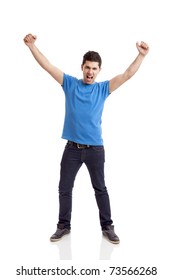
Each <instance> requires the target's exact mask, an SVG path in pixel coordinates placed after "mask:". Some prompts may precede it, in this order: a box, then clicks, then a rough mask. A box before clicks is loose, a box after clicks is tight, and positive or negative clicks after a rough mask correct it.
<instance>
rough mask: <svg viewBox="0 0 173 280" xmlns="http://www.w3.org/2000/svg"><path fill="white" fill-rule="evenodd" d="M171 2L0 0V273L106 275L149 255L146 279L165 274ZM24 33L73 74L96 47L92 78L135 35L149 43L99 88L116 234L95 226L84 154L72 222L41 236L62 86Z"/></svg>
mask: <svg viewBox="0 0 173 280" xmlns="http://www.w3.org/2000/svg"><path fill="white" fill-rule="evenodd" d="M171 2H172V1H169V0H164V1H161V0H159V1H149V0H146V1H139V0H138V1H137V0H131V1H129V0H121V1H120V0H119V1H115V0H114V1H113V0H108V1H102V0H100V1H96V0H88V1H79V0H73V1H72V0H63V1H58V0H57V1H55V0H49V1H48V0H47V1H36V0H35V1H32V0H30V1H25V0H23V1H22V0H16V1H9V0H6V1H1V4H0V26H1V34H0V36H1V52H0V63H1V83H0V132H1V136H0V141H1V144H0V171H1V176H0V215H1V230H0V235H1V238H0V243H1V244H0V248H1V250H0V251H1V253H0V254H1V256H2V258H1V264H2V265H1V271H0V274H1V275H2V276H3V277H2V278H3V279H25V277H24V276H23V277H22V278H21V277H20V276H17V275H16V269H17V268H20V267H21V266H22V265H23V266H24V267H26V268H32V267H34V266H36V267H38V266H40V267H42V268H54V267H56V266H59V267H62V268H68V267H69V266H71V265H76V267H79V268H82V267H88V268H97V267H98V268H99V267H100V268H104V269H106V270H107V271H108V272H107V274H106V276H105V274H103V279H105V277H106V279H114V277H116V275H111V276H110V275H109V272H110V271H109V270H108V268H109V266H127V267H130V266H132V267H134V268H135V267H140V266H145V267H148V266H149V267H152V266H157V268H158V276H157V279H170V276H171V274H172V273H171V265H172V261H171V259H172V249H173V242H172V233H173V230H172V211H173V206H172V192H171V189H172V187H173V179H172V167H173V148H172V143H173V133H172V121H173V110H172V107H173V98H172V94H173V86H172V62H173V51H172V43H171V42H172V37H171V36H172V26H173V20H172V11H171ZM27 33H33V34H36V35H37V37H38V39H37V46H38V47H39V49H40V50H41V51H42V52H43V53H44V54H45V55H46V57H47V58H48V59H49V60H50V61H51V62H52V63H53V64H55V65H56V66H57V67H59V68H60V69H62V70H63V71H64V72H66V73H68V74H71V75H74V76H77V77H79V78H81V77H82V72H81V70H80V65H81V62H82V56H83V54H84V53H85V52H86V51H88V50H95V51H98V52H99V53H100V55H101V56H102V59H103V65H102V71H101V73H100V75H99V77H98V81H99V80H105V79H110V78H112V77H113V76H115V75H117V74H119V73H120V72H122V71H124V70H125V69H126V68H127V67H128V66H129V64H130V63H131V62H132V61H133V60H134V58H135V57H136V55H137V49H136V46H135V44H136V41H140V40H143V41H146V42H147V43H148V44H149V46H150V52H149V54H148V56H147V57H146V58H145V60H144V62H143V64H142V66H141V68H140V70H139V71H138V72H137V74H136V75H135V76H134V77H133V78H132V79H131V80H130V81H128V82H127V83H126V84H124V85H123V86H122V87H121V88H119V89H118V90H117V91H116V92H114V93H113V94H112V95H111V96H110V97H109V98H108V99H107V101H106V103H105V110H104V113H103V138H104V144H105V149H106V168H105V175H106V185H107V188H108V191H109V195H110V200H111V208H112V218H113V220H114V224H115V229H116V232H117V234H118V235H119V237H120V240H121V243H120V245H118V246H115V245H112V244H110V243H109V242H107V241H106V240H105V239H103V238H102V234H101V231H100V226H99V219H98V210H97V207H96V203H95V198H94V194H93V190H92V187H91V183H90V178H89V175H88V173H87V170H86V168H85V166H83V167H82V168H81V170H80V172H79V173H78V176H77V179H76V181H75V188H74V197H73V215H72V232H71V234H70V235H69V236H66V237H65V238H64V239H63V240H62V241H61V242H59V243H58V244H51V243H50V242H49V237H50V236H51V235H52V234H53V233H54V231H55V229H56V223H57V217H58V181H59V164H60V160H61V155H62V152H63V148H64V145H65V143H66V142H65V141H64V140H62V139H61V132H62V126H63V118H64V95H63V92H62V89H61V87H60V86H59V85H58V84H57V82H56V81H54V80H53V79H52V78H51V77H50V76H49V75H48V74H47V73H46V72H44V71H43V70H42V69H41V68H40V66H39V65H37V63H36V62H35V61H34V59H33V57H32V55H31V54H30V51H29V49H28V48H27V47H26V46H25V44H24V43H23V38H24V36H25V35H26V34H27ZM38 277H39V276H32V278H31V279H37V278H38ZM59 277H60V276H59ZM129 277H130V276H129ZM141 277H142V276H141ZM144 277H145V278H146V279H151V278H153V279H156V276H155V277H154V276H151V277H149V276H143V277H142V278H141V279H144ZM26 278H27V277H26ZM53 278H55V277H54V276H44V277H42V279H53ZM73 278H74V279H75V278H76V279H78V277H77V276H76V277H75V276H73V277H71V276H68V278H67V279H73ZM83 278H84V277H83ZM87 278H90V279H96V278H97V277H96V276H95V277H92V276H91V277H89V276H87ZM120 278H121V276H119V279H120ZM125 278H126V277H125V276H122V279H125ZM79 279H81V277H79ZM98 279H102V276H100V277H98ZM138 279H140V277H138Z"/></svg>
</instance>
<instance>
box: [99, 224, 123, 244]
mask: <svg viewBox="0 0 173 280" xmlns="http://www.w3.org/2000/svg"><path fill="white" fill-rule="evenodd" d="M102 232H103V235H104V236H105V237H107V238H108V239H109V241H110V242H112V243H114V244H119V243H120V239H119V237H118V236H117V235H116V234H115V231H114V226H112V225H108V226H106V227H105V229H103V230H102Z"/></svg>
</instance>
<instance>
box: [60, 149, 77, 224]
mask: <svg viewBox="0 0 173 280" xmlns="http://www.w3.org/2000/svg"><path fill="white" fill-rule="evenodd" d="M81 165H82V161H81V156H80V151H79V150H78V149H76V148H74V147H72V146H71V145H70V144H67V145H66V147H65V150H64V153H63V156H62V160H61V171H60V182H59V224H62V225H63V226H64V227H65V228H68V229H70V221H71V211H72V189H73V186H74V180H75V177H76V174H77V172H78V170H79V168H80V167H81Z"/></svg>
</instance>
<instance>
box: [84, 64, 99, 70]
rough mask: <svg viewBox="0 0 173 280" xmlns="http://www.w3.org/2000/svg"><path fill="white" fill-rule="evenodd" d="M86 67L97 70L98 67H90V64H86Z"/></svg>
mask: <svg viewBox="0 0 173 280" xmlns="http://www.w3.org/2000/svg"><path fill="white" fill-rule="evenodd" d="M85 68H87V69H93V70H97V67H90V66H88V65H86V66H85Z"/></svg>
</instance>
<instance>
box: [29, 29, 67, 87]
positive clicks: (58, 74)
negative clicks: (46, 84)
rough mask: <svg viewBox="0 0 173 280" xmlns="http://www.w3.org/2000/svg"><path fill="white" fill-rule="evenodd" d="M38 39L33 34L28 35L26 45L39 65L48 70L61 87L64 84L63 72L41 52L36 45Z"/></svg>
mask: <svg viewBox="0 0 173 280" xmlns="http://www.w3.org/2000/svg"><path fill="white" fill-rule="evenodd" d="M36 39H37V37H36V36H35V35H32V34H28V35H26V36H25V38H24V43H25V44H26V45H27V46H28V48H29V49H30V51H31V53H32V55H33V56H34V58H35V60H36V61H37V62H38V63H39V65H40V66H41V67H42V68H43V69H44V70H46V71H47V72H48V73H49V74H50V75H51V76H52V77H53V78H54V79H55V80H56V81H57V82H58V83H59V84H60V85H62V84H63V72H62V71H61V70H60V69H58V68H56V67H55V66H53V65H52V64H51V63H50V62H49V61H48V59H47V58H46V57H45V56H44V55H43V54H42V53H41V52H40V51H39V49H38V48H37V47H36V45H35V41H36Z"/></svg>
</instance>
